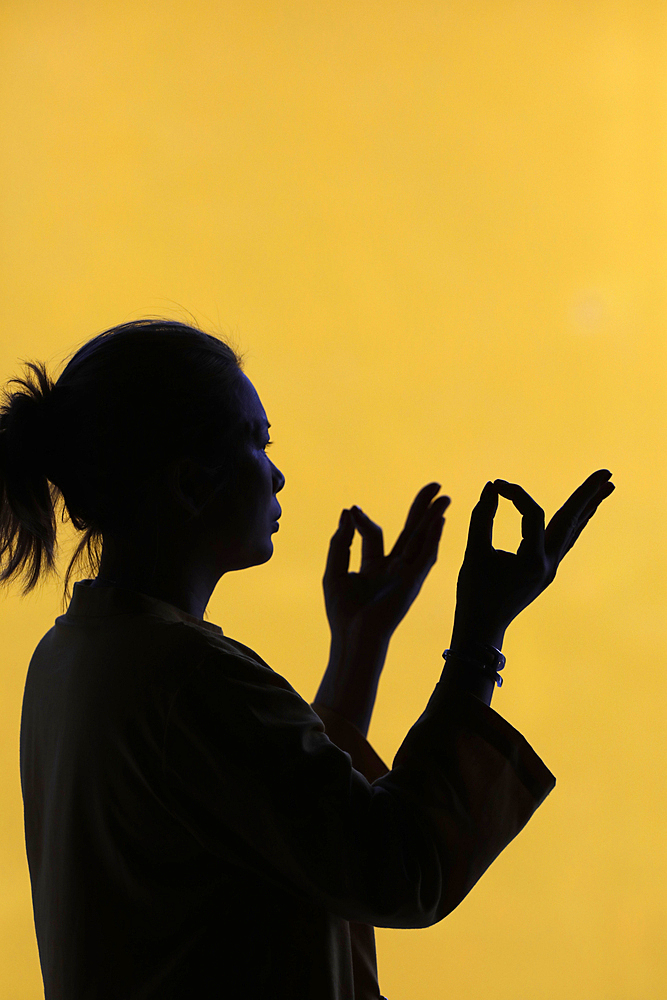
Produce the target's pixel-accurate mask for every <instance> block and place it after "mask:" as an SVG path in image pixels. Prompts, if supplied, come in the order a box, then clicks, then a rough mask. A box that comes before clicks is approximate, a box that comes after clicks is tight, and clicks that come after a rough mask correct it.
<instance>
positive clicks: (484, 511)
mask: <svg viewBox="0 0 667 1000" xmlns="http://www.w3.org/2000/svg"><path fill="white" fill-rule="evenodd" d="M497 510H498V491H497V490H496V488H495V486H494V485H493V483H492V482H488V483H487V484H486V486H485V487H484V489H483V490H482V493H481V496H480V498H479V500H478V501H477V503H476V504H475V506H474V507H473V509H472V514H471V515H470V528H469V530H468V544H467V547H466V555H468V553H470V554H471V555H472V554H474V553H477V552H483V551H484V550H488V549H492V548H493V542H492V538H493V519H494V517H495V516H496V511H497Z"/></svg>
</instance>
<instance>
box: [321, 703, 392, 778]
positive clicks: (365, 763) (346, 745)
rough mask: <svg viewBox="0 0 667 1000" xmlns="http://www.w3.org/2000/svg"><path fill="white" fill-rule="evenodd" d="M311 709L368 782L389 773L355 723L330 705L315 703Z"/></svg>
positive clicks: (329, 735)
mask: <svg viewBox="0 0 667 1000" xmlns="http://www.w3.org/2000/svg"><path fill="white" fill-rule="evenodd" d="M310 707H311V708H312V710H313V711H314V712H315V713H316V714H317V715H319V717H320V719H321V720H322V722H323V723H324V729H325V732H326V734H327V736H328V737H329V739H330V740H331V742H332V743H335V744H336V746H337V747H340V749H341V750H344V751H345V753H349V755H350V759H351V761H352V766H353V767H354V768H355V769H356V770H357V771H361V773H362V774H363V776H364V778H366V780H367V781H370V782H373V781H375V779H376V778H381V777H382V775H383V774H387V773H388V771H389V768H388V767H387V765H386V764H385V762H384V761H383V760H382V758H381V757H379V756H378V754H377V753H376V752H375V750H374V749H373V747H372V746H371V745H370V743H369V742H368V740H367V739H366V737H365V736H364V735H363V733H362V732H361V731H360V730H359V729H357V727H356V726H355V725H354V723H353V722H350V721H349V720H348V719H346V718H345V716H343V715H341V714H340V713H339V712H336V711H334V709H333V708H329V707H328V705H321V704H320V703H319V702H313V703H312V705H311V706H310Z"/></svg>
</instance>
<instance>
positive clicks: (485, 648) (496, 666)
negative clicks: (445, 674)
mask: <svg viewBox="0 0 667 1000" xmlns="http://www.w3.org/2000/svg"><path fill="white" fill-rule="evenodd" d="M471 645H473V646H475V647H476V648H477V649H478V650H479V651H480V654H481V655H480V656H479V657H477V658H474V657H472V656H466V655H465V654H463V653H459V652H457V651H456V650H453V649H446V650H445V651H444V653H443V654H442V656H443V659H444V660H445V662H448V661H449V660H450V659H455V660H461V661H462V662H463V663H469V664H471V666H473V667H477V668H478V669H481V671H482V673H485V674H486V676H487V677H492V678H493V680H494V681H495V682H496V684H497V685H498V687H502V685H503V679H502V677H501V676H500V674H499V673H498V671H499V670H502V669H503V667H504V666H505V663H506V662H507V661H506V659H505V657H504V656H503V654H502V653H501V652H500V650H499V649H496V647H495V646H490V645H488V644H487V643H485V642H477V641H476V640H475V642H474V643H472V644H471Z"/></svg>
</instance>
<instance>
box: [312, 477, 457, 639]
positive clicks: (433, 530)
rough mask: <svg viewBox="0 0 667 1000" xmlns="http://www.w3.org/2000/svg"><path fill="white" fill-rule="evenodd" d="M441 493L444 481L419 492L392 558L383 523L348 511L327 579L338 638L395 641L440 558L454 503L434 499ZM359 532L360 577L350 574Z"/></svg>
mask: <svg viewBox="0 0 667 1000" xmlns="http://www.w3.org/2000/svg"><path fill="white" fill-rule="evenodd" d="M439 489H440V484H439V483H429V484H428V485H427V486H424V487H423V489H421V490H420V491H419V493H418V494H417V496H416V497H415V499H414V501H413V503H412V506H411V507H410V511H409V513H408V517H407V520H406V522H405V527H404V528H403V531H402V532H401V534H400V535H399V536H398V539H397V540H396V544H395V545H394V547H393V549H392V550H391V552H390V553H389V554H388V555H385V554H384V538H383V533H382V528H381V527H380V526H379V525H378V524H376V523H375V522H374V521H371V519H370V518H369V517H368V516H367V515H366V514H364V513H363V511H361V510H360V508H359V507H356V506H355V507H352V508H350V510H344V511H343V513H342V515H341V519H340V524H339V526H338V530H337V531H336V532H335V534H334V535H333V537H332V539H331V543H330V546H329V556H328V559H327V565H326V570H325V573H324V578H323V581H322V583H323V587H324V601H325V605H326V612H327V618H328V619H329V625H330V627H331V632H332V634H333V635H340V634H347V633H349V632H350V631H357V630H363V631H364V632H366V633H371V634H372V636H373V638H377V639H380V640H381V639H382V638H386V639H387V640H388V639H389V638H390V636H391V635H392V633H393V632H394V630H395V629H396V627H397V625H398V624H399V622H400V621H401V620H402V619H403V618H404V617H405V615H406V613H407V611H408V609H409V607H410V605H411V604H412V602H413V601H414V599H415V597H416V596H417V594H418V593H419V591H420V590H421V586H422V584H423V582H424V580H425V579H426V577H427V576H428V574H429V572H430V571H431V568H432V567H433V565H434V564H435V561H436V559H437V555H438V545H439V543H440V535H441V534H442V526H443V523H444V517H443V514H444V511H445V510H446V508H447V507H448V506H449V503H450V499H449V497H447V496H442V497H438V498H437V500H433V498H434V496H435V495H436V493H437V492H438V490H439ZM431 501H433V502H432V503H431ZM355 528H356V529H357V530H358V531H359V533H360V535H361V539H362V548H361V566H360V568H359V572H358V573H350V572H348V569H349V565H350V545H351V544H352V538H353V536H354V532H355Z"/></svg>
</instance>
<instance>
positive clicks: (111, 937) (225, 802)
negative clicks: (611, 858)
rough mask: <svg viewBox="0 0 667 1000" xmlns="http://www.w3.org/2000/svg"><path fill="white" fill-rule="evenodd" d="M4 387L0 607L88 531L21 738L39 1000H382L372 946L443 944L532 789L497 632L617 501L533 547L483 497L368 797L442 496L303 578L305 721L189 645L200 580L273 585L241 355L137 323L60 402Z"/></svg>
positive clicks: (343, 525) (594, 482) (577, 506)
mask: <svg viewBox="0 0 667 1000" xmlns="http://www.w3.org/2000/svg"><path fill="white" fill-rule="evenodd" d="M27 368H28V371H27V372H26V375H25V377H24V378H23V379H12V380H10V383H13V384H15V385H17V386H18V388H16V389H13V390H10V389H9V388H8V387H7V388H6V390H5V400H4V405H3V406H2V408H1V411H0V412H1V416H0V482H1V487H2V495H1V498H0V500H1V503H0V564H2V572H1V573H0V581H2V582H5V583H6V582H9V581H11V580H12V579H14V578H15V577H19V576H22V577H23V578H24V580H25V586H24V590H23V593H27V592H28V591H29V590H31V589H32V588H33V587H34V586H36V584H37V583H38V581H39V580H40V578H41V577H42V575H43V573H49V572H52V571H53V570H54V567H55V552H56V513H57V511H58V510H59V509H61V508H62V515H61V516H62V517H63V518H65V517H69V518H70V519H71V521H72V523H73V524H74V526H75V527H76V529H77V530H78V531H80V532H81V533H82V536H81V539H80V542H79V544H78V547H77V549H76V552H75V553H74V556H73V558H72V560H71V562H70V564H69V566H68V569H67V573H66V576H65V595H64V596H65V602H64V608H65V607H66V611H65V613H63V614H62V615H60V616H59V617H58V618H57V619H56V621H55V624H54V626H53V628H51V629H50V630H49V631H48V632H47V633H46V635H45V636H44V637H43V638H42V639H41V641H40V642H39V644H38V646H37V648H36V649H35V652H34V654H33V656H32V659H31V661H30V666H29V669H28V674H27V679H26V685H25V692H24V699H23V711H22V718H21V737H20V753H21V783H22V791H23V801H24V816H25V836H26V849H27V857H28V863H29V868H30V878H31V885H32V897H33V908H34V917H35V927H36V933H37V942H38V946H39V957H40V963H41V969H42V975H43V980H44V990H45V998H46V1000H93V998H94V1000H112V998H113V1000H120V998H123V1000H140V998H141V1000H186V998H187V1000H190V998H198V1000H199V998H204V997H206V998H210V1000H212V998H214V997H219V998H223V997H224V998H225V1000H236V998H239V1000H240V998H243V1000H256V998H257V1000H258V998H260V997H271V998H272V1000H287V998H290V1000H297V998H298V1000H371V998H373V1000H377V998H379V997H380V991H379V987H378V979H377V967H376V955H375V941H374V931H373V928H374V927H413V928H414V927H429V926H431V925H433V924H435V923H437V922H438V921H440V920H442V918H443V917H445V916H446V915H447V914H448V913H449V912H450V911H451V910H452V909H453V908H454V907H456V906H457V905H458V904H459V903H460V902H461V900H462V899H463V898H464V897H465V896H466V894H467V893H468V892H469V891H470V889H471V888H472V886H473V885H474V884H475V882H476V881H477V880H478V879H479V878H480V876H481V875H482V874H483V872H484V871H485V870H486V868H487V867H488V866H489V865H490V864H491V863H492V861H493V860H494V858H496V857H497V856H498V854H499V853H500V852H501V851H502V850H503V848H504V847H505V846H506V845H507V844H508V843H509V842H510V841H511V840H512V839H513V838H514V837H515V836H516V834H517V833H518V832H519V831H520V830H521V829H522V827H523V826H524V825H525V824H526V823H527V821H528V820H529V818H530V816H531V815H532V813H533V812H534V811H535V809H536V808H537V807H538V806H539V805H540V803H541V802H542V801H543V800H544V798H545V796H546V795H547V794H548V793H549V792H550V790H551V789H552V787H553V785H554V780H555V779H554V778H553V776H552V774H551V773H550V771H549V770H548V769H547V768H546V767H545V765H544V764H543V763H542V761H541V760H540V758H539V757H538V756H537V755H536V754H535V753H534V751H533V750H532V749H531V747H530V746H529V744H528V743H527V742H526V741H525V740H524V739H523V737H522V736H521V735H520V734H519V733H518V732H517V731H516V730H515V729H513V728H512V726H510V725H509V724H508V723H507V722H506V721H505V720H504V719H502V718H501V717H500V716H499V715H498V714H497V713H496V712H495V711H493V710H492V709H491V708H490V702H491V694H492V691H493V688H494V684H496V683H499V682H500V675H499V673H498V671H499V670H500V669H501V668H502V666H503V665H504V658H503V656H502V653H501V652H500V650H501V646H502V642H503V637H504V633H505V630H506V628H507V626H508V625H509V623H510V622H511V621H512V619H513V618H515V617H516V615H517V614H518V613H519V612H520V611H521V610H522V609H523V608H525V607H526V606H527V605H528V604H530V603H531V602H532V601H533V600H534V599H535V598H536V597H537V596H538V594H540V593H541V592H542V591H543V590H544V589H545V587H546V586H548V584H549V583H550V582H551V581H552V580H553V578H554V575H555V573H556V569H557V567H558V564H559V563H560V561H561V559H562V558H563V556H564V555H565V553H566V552H567V551H568V549H569V548H571V546H572V545H573V544H574V542H575V541H576V539H577V537H578V536H579V534H580V532H581V530H582V529H583V527H584V525H585V524H586V523H587V521H588V520H589V519H590V518H591V517H592V515H593V514H594V512H595V510H596V509H597V507H598V505H599V503H600V502H601V500H602V499H604V497H606V496H608V495H609V494H610V493H611V491H612V490H613V488H614V487H613V485H612V484H611V483H610V482H609V478H610V475H611V474H610V473H609V472H607V471H606V470H600V471H598V472H596V473H594V474H593V475H592V476H590V477H589V478H588V479H587V480H586V481H585V482H584V483H583V484H582V485H581V486H580V487H579V488H578V489H577V490H576V491H575V492H574V493H573V494H572V496H571V497H570V498H569V500H568V501H567V502H566V503H565V504H564V506H563V507H562V508H561V509H560V510H559V511H558V512H557V513H556V514H555V516H554V517H553V519H552V520H551V522H550V523H549V525H548V527H546V528H545V524H544V513H543V511H542V510H541V508H540V507H539V506H538V505H537V504H536V503H535V501H534V500H532V498H531V497H530V496H528V494H527V493H526V492H525V491H524V490H523V489H521V487H519V486H518V485H516V484H511V483H507V482H504V481H501V480H497V481H496V482H495V483H487V484H486V486H485V487H484V489H483V491H482V495H481V498H480V500H479V502H478V504H477V505H476V506H475V508H474V510H473V512H472V516H471V520H470V530H469V536H468V543H467V548H466V553H465V557H464V561H463V565H462V568H461V572H460V575H459V581H458V588H457V605H456V614H455V622H454V631H453V635H452V641H451V644H450V649H449V650H447V651H446V652H445V654H443V655H444V656H445V664H444V668H443V672H442V676H441V678H440V680H439V682H438V684H437V685H436V687H435V689H434V691H433V694H432V695H431V697H430V699H429V701H428V704H427V705H426V707H425V709H424V711H423V713H422V715H421V716H420V717H419V719H418V720H417V721H416V722H415V723H414V725H413V726H412V728H411V729H410V730H409V732H408V733H407V735H406V737H405V739H404V741H403V743H402V744H401V746H400V748H399V750H398V752H397V754H396V756H395V758H394V761H393V766H392V768H391V769H390V768H388V767H387V766H386V765H385V764H384V763H383V762H382V760H381V759H380V758H379V757H378V755H377V754H376V753H375V751H374V750H373V748H372V747H371V746H370V744H369V743H368V741H367V739H366V734H367V732H368V723H369V721H370V716H371V712H372V708H373V704H374V700H375V693H376V690H377V685H378V680H379V677H380V674H381V671H382V666H383V663H384V657H385V654H386V651H387V647H388V644H389V639H390V637H391V634H392V633H393V631H394V629H395V628H396V626H397V625H398V623H399V622H400V621H401V619H402V618H403V617H404V615H405V614H406V612H407V610H408V608H409V607H410V605H411V604H412V602H413V601H414V599H415V597H416V596H417V594H418V592H419V590H420V587H421V585H422V583H423V581H424V579H425V578H426V576H427V574H428V573H429V571H430V569H431V567H432V566H433V564H434V562H435V560H436V556H437V550H438V544H439V539H440V535H441V531H442V526H443V523H444V516H443V515H444V511H445V509H446V507H447V505H448V503H449V498H448V497H446V496H440V497H436V494H437V493H438V492H439V489H440V485H439V484H438V483H430V484H428V485H427V486H425V487H424V488H423V489H421V490H420V491H419V492H418V494H417V496H416V498H415V500H414V502H413V503H412V505H411V507H410V510H409V513H408V516H407V520H406V522H405V527H404V529H403V531H402V532H401V534H400V536H399V538H398V540H397V541H396V544H395V545H394V547H393V549H392V551H391V552H390V553H389V554H388V555H385V554H384V547H383V537H382V530H381V529H380V527H379V526H378V525H377V524H374V523H373V522H372V521H371V520H370V519H369V518H368V517H367V515H366V514H364V513H363V512H362V511H361V510H359V508H357V507H353V508H351V509H350V510H346V511H343V513H342V515H341V520H340V524H339V526H338V528H337V530H336V531H335V533H334V534H333V537H332V538H331V542H330V548H329V555H328V560H327V565H326V571H325V574H324V579H323V585H324V595H325V604H326V611H327V616H328V619H329V624H330V626H331V633H332V642H331V656H330V660H329V664H328V666H327V669H326V672H325V674H324V677H323V680H322V684H321V686H320V688H319V691H318V694H317V697H316V699H315V701H314V702H313V704H312V705H308V704H307V703H306V702H305V701H304V700H303V699H302V698H301V697H300V696H299V694H298V693H297V692H296V691H295V690H294V688H293V687H292V686H291V685H290V684H289V683H288V681H287V680H285V679H284V678H283V677H282V676H281V675H280V674H278V673H276V672H274V671H273V670H272V669H271V667H270V666H269V665H268V664H267V663H265V662H264V660H263V659H262V658H261V657H260V656H258V655H257V653H255V652H254V651H253V650H251V649H249V648H248V647H247V646H244V645H243V644H242V643H241V642H239V641H238V640H236V639H232V638H230V637H228V636H226V635H225V634H224V633H223V631H222V629H221V628H220V626H218V625H215V624H213V623H211V622H208V621H204V619H203V615H204V612H205V609H206V605H207V603H208V600H209V598H210V596H211V593H212V592H213V589H214V587H215V585H216V583H217V581H218V580H219V579H220V577H221V576H222V575H223V574H224V573H227V572H230V571H232V570H240V569H243V568H244V567H248V566H253V565H257V564H260V563H263V562H266V561H267V560H268V559H270V558H271V555H272V553H273V542H272V538H273V535H274V534H275V532H276V531H277V529H278V524H277V518H278V517H280V514H281V509H280V505H279V503H278V499H277V494H278V493H279V492H280V490H282V488H283V486H284V484H285V479H284V476H283V474H282V473H281V472H280V471H279V470H278V469H277V468H276V466H275V465H274V464H273V462H271V460H270V459H269V457H268V455H267V453H266V448H267V446H268V426H269V424H268V421H267V419H266V414H265V412H264V408H263V406H262V404H261V402H260V400H259V397H258V395H257V393H256V391H255V389H254V387H253V385H252V383H251V382H250V381H249V380H248V378H247V377H246V375H245V374H244V372H243V370H242V359H241V357H240V356H239V355H237V354H236V352H235V351H234V350H233V349H232V348H231V347H230V346H229V345H228V344H225V343H224V342H222V341H221V340H219V339H218V338H216V337H212V336H210V335H208V334H206V333H203V332H202V331H200V330H198V329H196V328H194V327H191V326H187V325H185V324H182V323H175V322H167V321H160V320H142V321H139V322H135V323H127V324H124V325H122V326H119V327H116V328H114V329H111V330H108V331H106V332H105V333H102V334H100V335H99V336H97V337H95V338H93V339H92V340H90V341H88V342H87V343H85V344H84V345H83V346H82V347H81V348H80V349H79V350H78V351H77V352H76V353H75V354H74V355H73V356H72V357H71V359H70V360H69V363H68V364H67V366H66V367H65V368H64V370H63V372H62V374H61V375H60V377H59V378H58V380H57V381H56V382H55V383H54V382H53V381H52V380H51V379H50V377H49V376H48V375H47V373H46V369H45V367H44V365H43V364H41V363H34V362H29V363H28V364H27ZM499 495H500V496H504V497H508V498H509V499H510V500H511V501H512V502H513V503H514V504H515V506H516V507H517V509H518V510H519V511H520V512H521V514H522V534H523V540H522V542H521V545H520V546H519V549H518V551H517V552H516V553H508V552H502V551H497V550H495V549H494V548H493V546H492V528H493V519H494V514H495V510H496V507H497V503H498V496H499ZM355 530H358V531H359V532H360V534H361V537H362V563H361V568H360V571H359V573H350V572H348V567H349V558H350V544H351V541H352V537H353V534H354V532H355ZM86 557H87V559H88V571H89V573H90V574H91V575H90V577H88V578H86V579H81V580H79V581H78V582H76V583H75V584H74V588H73V593H72V595H71V599H70V595H69V591H68V582H69V579H70V575H71V573H72V572H73V569H74V567H75V566H76V565H77V562H78V561H82V560H84V559H85V558H86Z"/></svg>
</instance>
